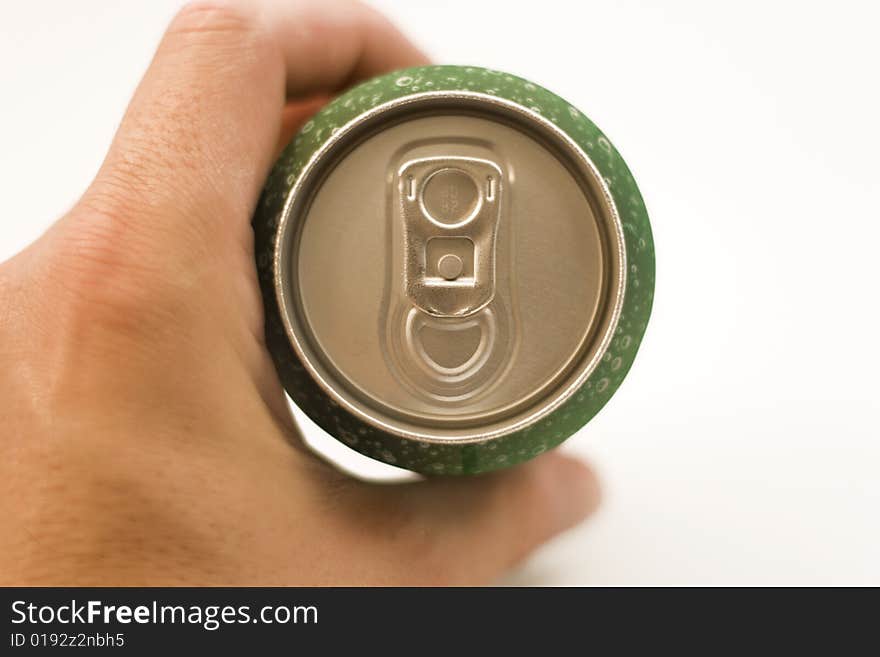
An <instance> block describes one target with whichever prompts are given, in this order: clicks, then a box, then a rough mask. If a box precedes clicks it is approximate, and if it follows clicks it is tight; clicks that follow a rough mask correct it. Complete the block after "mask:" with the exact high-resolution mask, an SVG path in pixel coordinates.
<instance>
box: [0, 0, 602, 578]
mask: <svg viewBox="0 0 880 657" xmlns="http://www.w3.org/2000/svg"><path fill="white" fill-rule="evenodd" d="M424 61H425V60H424V57H423V55H421V54H420V53H419V52H418V50H416V49H415V48H414V47H413V46H412V45H411V44H410V43H408V42H407V41H406V39H405V38H404V37H403V36H402V35H401V34H399V33H398V32H397V31H396V30H395V29H394V28H393V27H392V26H391V25H390V24H389V23H388V22H387V21H386V20H385V19H383V18H382V17H381V16H379V15H377V14H376V13H374V12H373V11H371V10H369V9H367V8H366V7H364V6H362V5H359V4H352V3H349V2H326V1H321V2H318V1H316V2H313V3H301V2H283V3H278V4H275V5H270V4H268V3H264V2H259V3H257V2H248V3H244V2H242V3H240V4H233V3H219V2H211V3H201V4H196V5H192V6H189V7H187V8H186V9H184V10H183V11H181V13H180V14H179V15H178V16H177V17H176V18H175V19H174V21H173V23H172V24H171V26H170V27H169V29H168V31H167V33H166V34H165V36H164V38H163V39H162V42H161V44H160V46H159V48H158V51H157V53H156V55H155V58H154V60H153V62H152V63H151V65H150V67H149V69H148V70H147V72H146V74H145V76H144V79H143V81H142V82H141V84H140V86H139V87H138V89H137V91H136V93H135V95H134V98H133V100H132V102H131V105H130V107H129V108H128V111H127V112H126V114H125V117H124V119H123V121H122V124H121V126H120V128H119V131H118V133H117V135H116V137H115V139H114V141H113V144H112V146H111V148H110V152H109V154H108V155H107V158H106V160H105V161H104V163H103V165H102V166H101V168H100V170H99V172H98V174H97V176H96V178H95V180H94V182H93V184H92V185H91V186H90V187H89V189H88V190H87V191H86V192H85V194H84V195H83V197H82V198H81V199H80V201H79V202H78V203H77V204H76V206H75V207H74V208H73V209H72V210H71V211H70V212H69V213H68V214H67V215H65V216H64V217H63V218H61V219H60V220H59V221H57V222H56V223H55V224H54V225H53V226H52V227H51V228H50V229H49V230H48V232H47V233H46V234H45V235H43V236H42V237H41V238H40V239H39V240H38V241H37V242H35V243H34V244H32V245H31V246H30V247H28V248H27V249H26V250H25V251H23V252H22V253H20V254H18V255H17V256H15V257H14V258H12V259H11V260H10V261H8V262H6V263H4V264H3V265H2V266H0V307H2V309H3V312H2V315H0V364H2V367H0V389H2V390H3V391H4V394H3V397H2V399H0V417H2V419H3V424H2V429H0V449H2V457H0V518H2V519H0V583H3V584H51V585H86V584H89V585H102V584H107V585H115V584H129V585H163V584H164V585H178V584H181V585H183V584H192V585H197V584H229V585H234V584H251V585H257V584H348V585H357V584H475V583H485V582H491V581H492V580H493V579H494V578H496V577H497V576H499V575H500V574H501V573H502V572H503V571H505V570H506V569H507V568H509V567H510V566H511V565H512V564H514V563H515V562H517V561H518V560H520V559H521V558H522V557H524V556H525V555H526V554H528V553H529V552H530V551H531V550H532V549H534V548H535V547H536V546H538V545H539V544H540V543H542V542H543V541H545V540H546V539H548V538H549V537H551V536H553V535H554V534H556V533H558V532H560V531H562V530H564V529H566V528H568V527H571V526H572V525H574V524H575V523H577V522H579V521H580V520H581V519H582V518H583V517H584V516H586V515H587V514H588V513H589V512H590V511H591V510H592V509H593V508H594V507H595V505H596V503H597V500H598V488H597V484H596V480H595V477H594V476H593V474H592V473H591V472H590V470H588V469H587V467H586V466H584V465H582V464H580V463H579V462H577V461H575V460H572V459H570V458H567V457H564V456H562V455H561V454H559V453H554V454H547V455H545V456H542V457H541V458H539V459H537V460H535V461H533V462H531V463H528V464H526V465H524V466H520V467H518V468H515V469H512V470H509V471H504V472H500V473H495V474H490V475H484V476H478V477H471V478H443V479H439V478H438V479H430V480H427V481H421V482H417V483H407V484H397V485H378V484H369V483H365V482H361V481H357V480H354V479H352V478H350V477H347V476H345V475H343V474H341V473H339V472H338V471H336V470H335V469H333V468H332V467H331V466H330V465H328V464H326V463H325V462H323V461H321V460H320V459H318V458H317V457H316V456H314V455H313V454H312V453H311V452H309V451H308V450H307V449H305V448H303V447H302V444H301V439H300V437H299V435H298V433H297V429H296V427H295V426H294V424H293V421H292V419H291V417H290V414H289V412H288V408H287V406H286V402H285V398H284V394H283V392H282V390H281V388H280V386H279V384H278V381H277V378H276V375H275V371H274V369H273V367H272V363H271V362H270V360H269V357H268V355H267V353H266V350H265V348H264V345H263V326H262V317H263V312H262V306H261V301H260V296H259V293H258V288H257V281H256V274H255V268H254V262H253V255H252V234H251V227H250V218H251V215H252V212H253V210H254V206H255V203H256V201H257V197H258V195H259V192H260V188H261V185H262V183H263V181H264V179H265V177H266V175H267V173H268V170H269V168H270V165H271V164H272V162H273V159H274V157H275V156H276V155H277V154H278V152H279V147H280V146H281V145H283V144H284V143H286V141H287V140H288V139H289V138H290V137H291V135H292V134H293V133H294V132H295V131H296V129H297V127H298V125H300V124H301V123H302V121H304V120H305V119H306V118H307V117H308V116H309V114H310V113H311V112H313V111H314V110H315V109H316V107H317V106H318V103H320V102H321V98H326V97H327V96H328V95H329V94H332V93H334V92H336V91H338V90H339V89H341V88H343V87H344V86H346V85H349V84H351V83H352V82H354V81H357V80H359V79H361V78H364V77H369V76H372V75H375V74H378V73H382V72H384V71H386V70H391V69H395V68H400V67H403V66H409V65H416V64H420V63H423V62H424ZM47 175H48V172H47ZM47 184H50V180H49V179H48V178H47Z"/></svg>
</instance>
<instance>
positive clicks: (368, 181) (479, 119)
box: [254, 66, 654, 474]
mask: <svg viewBox="0 0 880 657" xmlns="http://www.w3.org/2000/svg"><path fill="white" fill-rule="evenodd" d="M254 231H255V250H256V261H257V268H258V273H259V279H260V285H261V289H262V293H263V300H264V306H265V314H266V341H267V346H268V349H269V351H270V353H271V355H272V357H273V360H274V362H275V366H276V368H277V370H278V374H279V377H280V379H281V382H282V384H283V385H284V387H285V389H286V390H287V392H288V394H289V395H290V397H291V398H292V399H293V401H294V402H295V403H296V404H297V405H298V406H299V407H300V408H301V409H302V410H303V411H304V412H305V413H306V414H307V415H308V416H309V417H311V418H312V419H313V420H314V421H315V422H316V423H317V424H318V425H319V426H320V427H322V428H323V429H324V430H326V431H327V432H329V433H330V434H332V435H333V436H335V437H336V438H338V439H339V440H341V441H343V442H344V443H345V444H347V445H349V446H350V447H352V448H353V449H355V450H357V451H359V452H362V453H363V454H366V455H368V456H371V457H373V458H376V459H379V460H381V461H385V462H387V463H390V464H393V465H397V466H400V467H404V468H408V469H410V470H414V471H417V472H422V473H427V474H471V473H479V472H485V471H489V470H494V469H497V468H502V467H506V466H510V465H513V464H515V463H518V462H521V461H524V460H526V459H529V458H532V457H534V456H537V455H538V454H540V453H542V452H544V451H546V450H548V449H550V448H552V447H554V446H556V445H558V444H559V443H561V442H562V441H563V440H565V439H566V438H568V437H569V436H571V435H572V434H574V433H575V432H576V431H577V430H578V429H580V428H581V427H582V426H584V425H585V424H586V423H587V422H588V421H589V420H590V419H591V418H592V417H593V416H594V415H595V414H596V413H597V412H598V411H599V409H600V408H602V406H603V405H604V404H605V403H606V402H607V401H608V400H609V399H610V397H611V396H612V395H613V394H614V392H615V391H616V390H617V388H618V386H619V385H620V383H621V382H622V380H623V378H624V376H625V374H626V373H627V371H628V370H629V368H630V366H631V364H632V362H633V359H634V357H635V354H636V350H637V349H638V347H639V344H640V342H641V340H642V336H643V334H644V332H645V328H646V325H647V322H648V316H649V314H650V311H651V304H652V300H653V291H654V250H653V242H652V238H651V228H650V225H649V222H648V216H647V212H646V210H645V206H644V203H643V201H642V197H641V195H640V193H639V191H638V188H637V187H636V183H635V181H634V180H633V177H632V175H631V174H630V172H629V169H628V168H627V166H626V164H625V163H624V161H623V159H621V157H620V155H619V154H618V152H617V151H616V150H615V148H614V147H613V146H612V145H611V142H610V141H609V140H608V139H607V138H606V137H605V135H603V134H602V132H600V131H599V129H598V128H597V127H596V126H595V125H594V124H593V123H592V122H591V121H590V120H589V119H588V118H587V117H586V116H584V114H583V113H582V112H580V111H579V110H578V109H577V108H575V107H573V106H572V105H570V104H568V103H567V102H566V101H564V100H563V99H561V98H560V97H558V96H556V95H554V94H553V93H551V92H549V91H547V90H545V89H543V88H541V87H539V86H537V85H535V84H533V83H531V82H528V81H527V80H524V79H522V78H519V77H516V76H513V75H508V74H506V73H503V72H500V71H495V70H489V69H484V68H477V67H460V66H427V67H420V68H413V69H407V70H402V71H396V72H394V73H390V74H388V75H384V76H381V77H378V78H374V79H372V80H369V81H367V82H365V83H363V84H360V85H359V86H357V87H354V88H352V89H351V90H349V91H347V92H346V93H344V94H343V95H341V96H339V97H338V98H336V99H335V100H333V101H332V102H331V103H329V104H328V105H327V106H325V107H324V108H323V109H322V110H321V111H320V112H318V114H316V115H315V116H314V117H313V118H312V119H311V120H309V121H308V122H307V123H306V124H305V125H304V126H303V127H302V129H301V131H300V133H299V134H298V135H297V136H296V137H295V138H294V140H293V141H292V142H291V143H290V144H289V145H288V146H287V148H286V149H285V151H284V152H283V153H282V155H281V157H280V159H279V160H278V162H277V163H276V165H275V167H274V169H273V170H272V172H271V174H270V177H269V180H268V182H267V184H266V187H265V189H264V191H263V195H262V197H261V199H260V202H259V205H258V207H257V210H256V213H255V217H254Z"/></svg>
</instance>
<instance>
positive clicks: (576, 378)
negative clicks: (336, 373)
mask: <svg viewBox="0 0 880 657" xmlns="http://www.w3.org/2000/svg"><path fill="white" fill-rule="evenodd" d="M439 99H442V100H444V101H448V100H456V99H460V100H467V101H472V102H473V101H476V102H478V103H486V104H489V105H493V106H495V108H496V109H500V110H503V111H505V112H512V113H514V114H516V115H518V116H519V118H521V119H525V120H527V121H529V122H531V123H534V124H538V126H540V128H541V129H543V130H544V131H546V132H548V133H550V134H551V135H552V136H553V137H554V138H555V139H557V140H559V142H561V143H562V144H563V145H564V146H565V148H566V151H567V153H569V154H571V155H573V156H574V157H573V159H574V160H575V161H576V162H577V164H578V165H579V168H580V169H581V171H580V173H583V172H586V173H587V174H588V175H589V177H590V181H589V182H590V183H591V188H594V189H595V191H599V192H600V196H601V198H599V199H597V200H599V201H601V203H602V205H603V211H604V212H605V213H606V214H607V216H605V217H604V218H605V220H606V223H607V224H608V227H609V228H610V229H611V230H612V232H613V237H614V239H613V240H612V241H613V244H612V246H613V247H614V257H615V258H616V261H617V267H616V268H615V269H616V271H613V272H612V273H613V275H614V277H615V278H616V280H617V281H618V283H617V285H616V289H615V290H614V294H613V297H611V298H609V299H608V301H609V304H610V307H609V308H608V309H607V310H606V312H605V314H606V315H607V317H608V319H607V323H606V325H605V329H604V331H603V332H602V333H601V335H599V336H596V339H595V340H594V344H596V346H595V347H594V348H593V349H592V350H591V351H592V353H591V354H590V357H589V360H588V361H587V363H586V364H585V365H581V366H579V367H577V368H576V371H575V372H574V373H573V376H572V377H570V378H569V379H568V380H567V381H563V382H561V384H560V385H559V387H558V389H557V390H556V391H555V392H554V393H553V394H551V395H550V396H548V397H547V398H546V399H547V402H546V403H543V404H540V405H538V406H536V407H535V408H534V410H533V411H531V412H529V413H526V414H525V415H523V416H521V417H519V418H518V419H516V421H513V422H508V423H504V424H502V425H501V426H497V427H495V428H491V429H488V430H482V431H479V430H474V431H471V432H470V433H464V434H462V435H456V436H449V437H447V436H438V435H437V434H436V433H434V434H432V433H425V432H421V431H418V430H411V429H407V428H404V427H401V426H399V425H396V424H392V423H389V422H386V421H384V420H383V419H382V418H381V417H377V416H376V415H374V414H370V413H367V412H365V411H364V409H362V408H361V407H360V406H359V405H358V404H355V403H352V402H351V400H349V399H347V398H346V397H345V396H344V395H341V394H340V393H339V391H338V390H337V389H336V388H335V387H334V386H333V385H332V384H331V383H330V382H329V381H327V380H326V378H325V376H323V375H322V373H321V371H320V370H319V369H318V368H317V367H315V364H314V363H313V362H312V359H311V358H310V356H309V351H308V350H307V349H306V348H305V347H304V346H303V340H302V336H300V335H299V334H298V332H297V330H296V327H295V326H294V324H293V322H292V321H291V314H292V312H291V311H292V310H293V307H292V299H291V296H292V295H291V292H290V290H289V287H290V285H289V274H286V272H287V269H288V268H287V267H284V266H283V261H284V256H283V254H284V253H285V252H286V251H287V250H288V249H289V245H290V240H291V237H292V234H293V232H292V230H291V227H292V225H293V224H294V222H292V221H291V216H292V214H293V208H294V204H295V202H296V201H297V200H298V198H299V196H300V195H301V194H302V193H303V188H304V186H305V184H306V182H307V181H308V180H309V178H310V176H311V175H312V174H313V173H314V172H315V170H316V168H317V167H318V166H319V164H320V163H321V162H322V160H323V159H324V158H325V157H326V156H327V154H328V153H329V152H331V151H332V150H333V149H334V148H335V147H337V146H338V145H339V144H340V142H342V141H343V140H345V139H346V137H348V136H349V135H350V133H351V132H352V131H353V130H354V129H356V128H357V127H359V126H361V125H362V124H363V123H365V122H368V121H370V120H371V119H373V118H375V117H377V116H378V115H381V114H384V113H385V112H388V111H390V110H396V109H399V108H401V107H404V106H407V105H418V104H422V103H425V104H428V103H430V102H431V101H434V100H439ZM276 230H277V233H276V234H277V236H278V238H277V239H276V240H275V245H274V250H273V254H272V269H273V279H272V281H273V287H274V292H275V298H276V302H277V304H278V308H279V310H280V311H281V312H280V313H279V314H280V315H281V322H282V324H283V326H284V331H285V334H286V336H287V338H288V340H289V341H290V344H291V346H292V348H293V349H294V351H295V353H296V355H297V357H298V359H299V360H300V362H301V363H302V366H303V367H304V369H305V370H306V371H307V372H308V374H309V375H310V377H311V378H312V379H313V380H314V381H315V383H316V384H317V385H318V386H319V387H320V388H321V390H322V391H323V392H324V393H325V394H326V395H327V396H328V397H329V398H330V399H331V400H332V401H333V402H334V403H336V404H338V405H340V406H341V407H343V408H344V409H345V410H346V411H348V412H349V413H351V414H353V415H354V416H355V417H357V418H358V419H359V420H361V421H363V422H365V423H366V424H368V425H372V426H375V427H377V428H379V429H381V430H382V431H385V432H387V433H389V434H392V435H395V436H399V437H401V438H406V439H411V440H418V441H420V442H427V443H436V444H468V443H476V442H485V441H487V440H491V439H493V438H497V437H499V436H502V435H507V434H511V433H514V432H517V431H521V430H523V429H526V428H527V427H530V426H532V425H534V424H536V423H538V422H540V421H541V420H542V419H544V418H545V417H547V416H549V415H551V414H552V413H553V412H554V411H555V410H556V409H558V408H559V407H560V406H562V405H563V404H564V403H565V402H566V401H568V400H569V399H570V398H571V397H572V396H573V395H574V394H575V393H576V392H577V391H578V390H579V389H580V388H581V387H582V386H583V385H584V384H585V383H586V381H587V380H588V379H589V378H590V376H591V375H592V373H593V372H594V370H595V369H596V367H597V366H598V364H599V363H600V362H601V359H602V357H603V356H604V354H605V353H606V352H607V350H608V347H609V345H610V343H611V340H612V338H613V336H614V333H615V330H616V329H617V325H618V322H619V319H620V316H621V313H622V310H623V305H624V296H625V292H626V283H627V254H626V242H625V236H624V231H623V224H622V222H621V219H620V214H619V211H618V208H617V204H616V203H615V201H614V198H613V196H612V194H611V191H610V189H609V188H608V184H607V183H606V181H605V179H604V178H603V177H602V175H601V173H600V172H599V170H598V168H597V167H596V165H595V163H594V162H593V160H592V159H591V158H590V157H589V156H588V155H587V153H586V152H585V151H584V149H583V148H581V146H580V145H579V144H578V143H577V142H576V141H575V140H574V139H572V138H571V137H570V136H569V135H568V134H567V133H566V132H565V131H564V130H562V129H561V128H560V127H559V126H557V125H555V124H554V123H553V122H552V121H550V120H549V119H547V118H546V117H544V116H542V115H541V114H540V113H539V112H536V111H534V110H532V109H530V108H528V107H525V106H523V105H521V104H519V103H517V102H515V101H512V100H508V99H506V98H503V97H499V96H494V95H491V94H487V93H483V92H477V91H452V90H443V91H423V92H418V93H411V94H408V95H406V96H402V97H399V98H395V99H391V100H389V101H386V102H384V103H380V104H378V105H376V106H374V107H372V108H370V109H369V110H367V111H365V112H363V113H361V114H359V115H358V116H356V117H355V118H353V119H351V120H349V121H348V122H346V123H345V124H343V125H342V126H340V127H339V128H338V129H337V130H335V131H334V132H333V133H332V134H331V135H330V136H329V137H328V138H327V139H326V140H325V141H324V142H323V143H322V144H321V145H320V146H319V147H318V149H317V150H316V151H315V152H314V153H313V154H312V155H311V156H310V157H309V159H308V161H307V162H306V163H305V165H304V166H303V168H302V170H301V171H300V172H299V175H298V176H297V178H296V181H295V182H294V184H293V186H292V187H291V189H290V191H289V192H288V194H287V197H286V198H285V200H284V204H283V206H282V211H281V214H280V217H279V220H278V226H277V229H276ZM285 276H287V280H286V279H285ZM585 356H586V354H585Z"/></svg>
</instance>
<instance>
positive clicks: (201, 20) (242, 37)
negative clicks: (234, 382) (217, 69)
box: [168, 0, 271, 59]
mask: <svg viewBox="0 0 880 657" xmlns="http://www.w3.org/2000/svg"><path fill="white" fill-rule="evenodd" d="M168 35H169V36H170V37H171V38H172V39H173V38H178V39H182V40H184V41H185V42H187V43H193V42H195V43H199V44H204V45H209V46H232V47H234V48H235V49H236V50H237V51H238V53H239V54H240V55H243V56H244V59H247V57H246V54H247V52H248V51H264V50H265V49H266V47H267V46H268V45H269V44H270V42H271V41H270V38H269V33H268V31H267V30H265V29H263V28H262V25H261V23H260V22H259V21H258V20H256V18H255V15H254V13H253V12H252V11H250V10H249V9H248V6H247V4H246V3H240V2H233V1H230V0H226V1H223V0H196V1H195V2H190V3H188V4H187V5H185V6H184V7H183V8H182V9H181V10H180V11H179V12H178V14H177V15H176V16H175V18H174V19H173V20H172V22H171V25H170V26H169V28H168Z"/></svg>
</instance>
